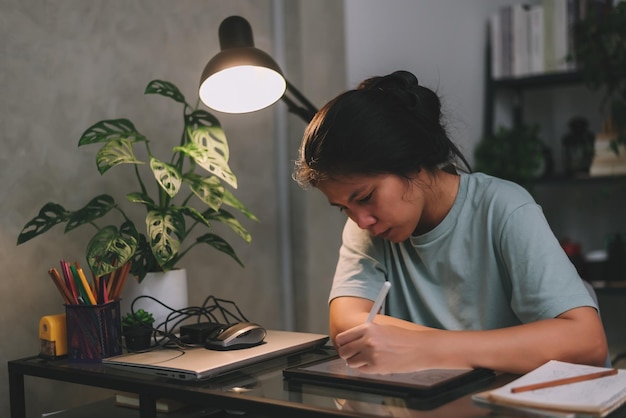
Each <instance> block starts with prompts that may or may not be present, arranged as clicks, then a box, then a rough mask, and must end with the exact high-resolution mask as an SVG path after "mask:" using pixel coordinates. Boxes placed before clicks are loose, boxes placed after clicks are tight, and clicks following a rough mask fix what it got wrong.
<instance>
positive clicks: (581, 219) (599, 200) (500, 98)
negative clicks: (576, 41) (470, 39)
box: [483, 0, 626, 292]
mask: <svg viewBox="0 0 626 418" xmlns="http://www.w3.org/2000/svg"><path fill="white" fill-rule="evenodd" d="M579 1H582V0H579ZM564 2H567V3H568V4H570V3H571V4H576V3H577V2H570V1H569V0H564ZM542 4H545V2H544V3H542ZM489 23H490V25H491V20H490V21H489ZM491 35H492V34H491V33H490V35H489V36H488V37H487V42H486V49H485V51H486V53H485V102H484V120H483V136H484V137H490V136H493V135H494V133H495V132H496V130H497V128H498V126H496V124H498V125H499V123H498V119H500V118H496V116H501V115H502V113H500V112H507V113H505V116H508V117H509V119H510V123H511V126H512V127H516V126H518V127H519V126H521V125H523V124H524V123H525V122H526V123H527V122H529V120H530V121H532V119H533V113H535V114H536V113H537V109H536V108H531V107H532V106H533V105H535V106H537V105H538V106H540V108H541V110H539V112H541V113H543V114H545V115H549V116H546V117H544V118H543V119H541V121H540V122H541V124H542V125H541V126H540V129H541V130H542V131H543V130H544V128H547V129H546V131H548V132H552V135H548V136H549V138H544V137H543V135H542V139H549V141H548V142H546V145H548V147H549V148H551V151H552V153H553V155H554V156H557V155H563V147H562V145H561V134H557V131H558V129H563V127H565V126H567V117H571V116H575V114H571V115H569V114H568V115H567V116H566V115H563V112H560V113H559V112H552V109H551V106H554V102H552V101H551V100H550V98H552V97H556V96H558V97H560V98H561V99H563V96H564V95H565V96H566V97H567V99H566V100H569V101H570V102H571V103H572V109H575V110H573V111H574V112H580V113H581V114H582V115H583V116H587V115H588V114H587V113H586V112H588V110H589V105H588V103H587V102H591V101H595V100H596V96H594V95H593V93H592V91H591V90H588V89H587V86H586V85H585V83H584V80H583V77H582V76H581V74H580V73H579V72H578V71H577V70H576V68H575V67H574V66H571V65H570V67H569V68H563V69H558V70H554V69H553V70H550V71H543V72H533V71H530V70H529V71H527V72H526V73H524V74H522V75H514V74H513V73H509V74H502V73H500V74H495V75H494V73H493V71H494V68H497V66H496V65H494V62H493V59H494V56H493V52H494V51H493V47H494V45H493V37H492V36H491ZM499 47H500V48H501V45H500V46H499ZM497 55H498V57H499V58H500V59H502V52H500V53H499V54H497ZM500 68H502V67H500ZM574 90H575V91H576V92H577V93H578V94H582V95H583V96H584V100H581V101H576V100H573V99H570V97H569V95H570V94H571V93H572V91H574ZM587 92H589V94H587ZM531 96H532V97H533V99H534V100H530V101H529V100H527V98H528V97H531ZM544 96H545V97H547V98H548V100H544V101H541V100H540V101H538V100H537V97H544ZM587 96H588V97H587ZM529 103H532V105H529ZM503 104H504V105H503ZM598 106H600V101H599V100H598ZM496 113H497V115H496ZM557 113H558V114H559V116H560V118H558V119H557V118H556V116H555V115H556V114H557ZM547 125H550V126H547ZM592 131H595V130H593V129H592ZM533 195H534V196H535V199H536V200H537V202H538V203H539V204H540V205H541V206H542V208H543V209H544V213H545V215H546V218H547V219H548V222H549V223H550V226H551V227H552V229H553V231H554V232H555V235H556V236H557V238H559V239H560V238H571V239H573V240H574V241H577V242H580V243H582V246H583V251H584V252H585V253H587V252H590V251H592V250H598V249H601V248H603V246H604V245H605V242H606V237H607V236H608V235H610V234H613V233H617V232H621V233H624V232H626V217H625V216H623V208H624V207H625V205H626V175H606V176H589V175H576V176H572V175H569V176H568V175H565V174H564V170H563V169H557V170H555V171H554V172H553V173H552V175H550V176H549V177H545V178H541V179H537V180H535V181H534V185H533ZM622 276H623V277H620V278H614V279H612V280H621V281H620V285H621V284H622V283H623V281H624V280H626V272H624V274H623V275H622ZM611 284H612V283H611ZM609 288H610V290H609ZM607 291H609V292H610V291H615V289H613V288H612V286H608V288H607Z"/></svg>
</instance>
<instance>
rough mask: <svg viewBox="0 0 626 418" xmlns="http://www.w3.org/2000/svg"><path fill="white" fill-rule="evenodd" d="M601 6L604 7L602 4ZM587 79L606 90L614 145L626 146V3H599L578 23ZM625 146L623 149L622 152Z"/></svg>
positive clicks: (579, 60) (579, 55)
mask: <svg viewBox="0 0 626 418" xmlns="http://www.w3.org/2000/svg"><path fill="white" fill-rule="evenodd" d="M598 5H601V6H598ZM571 59H572V60H574V61H575V62H576V64H577V67H578V69H579V72H580V74H581V76H582V79H583V81H584V82H585V83H586V84H587V86H589V88H591V89H592V90H596V91H601V92H603V93H604V98H605V101H604V103H603V106H608V116H607V119H610V122H607V123H605V126H610V127H612V129H613V131H612V132H603V134H605V135H606V134H610V135H611V136H612V138H613V139H612V140H611V142H610V147H611V149H612V150H613V152H614V153H615V154H619V153H620V149H619V148H620V145H621V146H622V147H623V146H625V145H626V2H618V3H616V4H615V5H614V6H611V5H610V3H608V2H607V3H602V2H599V3H595V6H593V7H592V8H591V9H590V10H588V12H587V14H586V16H585V18H583V19H581V20H579V21H578V22H577V23H576V24H575V26H574V56H573V57H571ZM621 152H624V149H623V148H622V151H621Z"/></svg>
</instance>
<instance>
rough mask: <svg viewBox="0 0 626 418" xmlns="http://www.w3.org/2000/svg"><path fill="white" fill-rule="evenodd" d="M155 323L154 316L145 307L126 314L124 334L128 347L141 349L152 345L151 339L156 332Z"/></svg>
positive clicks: (123, 319)
mask: <svg viewBox="0 0 626 418" xmlns="http://www.w3.org/2000/svg"><path fill="white" fill-rule="evenodd" d="M153 324H154V316H153V315H152V314H151V313H150V312H147V311H145V310H143V309H138V310H137V311H136V312H134V313H133V312H128V313H127V314H126V315H124V316H123V317H122V335H123V336H124V343H125V345H126V348H127V349H129V350H132V351H139V350H145V349H146V348H148V347H150V339H151V338H152V333H153V332H154V329H153V327H152V325H153Z"/></svg>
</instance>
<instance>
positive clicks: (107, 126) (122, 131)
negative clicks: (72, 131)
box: [78, 119, 145, 146]
mask: <svg viewBox="0 0 626 418" xmlns="http://www.w3.org/2000/svg"><path fill="white" fill-rule="evenodd" d="M118 139H126V140H129V141H132V142H136V141H145V137H144V136H143V135H142V134H140V133H139V131H137V129H136V128H135V125H133V123H132V122H131V121H129V120H128V119H108V120H102V121H100V122H98V123H96V124H94V125H92V126H90V127H89V128H87V130H86V131H85V132H84V133H83V134H82V135H81V137H80V139H79V140H78V146H81V145H88V144H95V143H97V142H109V141H114V140H118Z"/></svg>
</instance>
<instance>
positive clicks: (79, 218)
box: [65, 194, 115, 232]
mask: <svg viewBox="0 0 626 418" xmlns="http://www.w3.org/2000/svg"><path fill="white" fill-rule="evenodd" d="M114 207H115V200H113V198H112V197H111V196H109V195H108V194H101V195H99V196H96V197H94V198H93V199H91V200H90V201H89V203H87V204H86V205H85V206H84V207H82V208H80V209H78V210H77V211H76V212H73V213H72V214H71V215H70V218H69V219H68V221H67V225H66V226H65V232H69V231H71V230H72V229H74V228H77V227H79V226H81V225H83V224H86V223H89V222H93V221H94V220H96V219H98V218H101V217H103V216H104V215H106V214H107V213H109V211H110V210H111V209H113V208H114Z"/></svg>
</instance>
